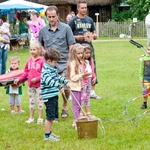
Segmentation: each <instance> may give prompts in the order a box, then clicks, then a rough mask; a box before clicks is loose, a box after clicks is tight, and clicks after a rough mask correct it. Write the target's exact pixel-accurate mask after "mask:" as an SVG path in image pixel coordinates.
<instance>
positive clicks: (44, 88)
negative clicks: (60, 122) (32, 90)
mask: <svg viewBox="0 0 150 150" xmlns="http://www.w3.org/2000/svg"><path fill="white" fill-rule="evenodd" d="M44 58H45V63H44V65H43V68H42V74H41V93H42V98H43V101H44V104H45V106H46V120H45V136H44V140H50V141H59V136H58V135H55V134H53V133H52V131H51V129H52V124H53V121H54V120H55V118H56V116H55V114H56V111H58V92H59V90H61V92H62V93H64V91H63V88H62V84H64V85H66V86H67V87H69V83H68V80H66V79H65V78H63V77H61V76H60V75H59V74H58V72H57V69H56V68H55V66H56V64H57V62H58V61H59V60H60V53H59V52H58V51H57V50H55V49H53V48H48V50H47V51H46V52H45V54H44ZM57 117H58V116H57Z"/></svg>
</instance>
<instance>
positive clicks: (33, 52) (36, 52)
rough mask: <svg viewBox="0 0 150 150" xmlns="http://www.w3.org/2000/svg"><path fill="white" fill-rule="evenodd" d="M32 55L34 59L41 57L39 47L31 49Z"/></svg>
mask: <svg viewBox="0 0 150 150" xmlns="http://www.w3.org/2000/svg"><path fill="white" fill-rule="evenodd" d="M30 54H31V55H32V57H34V58H37V57H38V56H39V50H38V49H37V47H30Z"/></svg>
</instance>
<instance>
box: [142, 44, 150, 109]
mask: <svg viewBox="0 0 150 150" xmlns="http://www.w3.org/2000/svg"><path fill="white" fill-rule="evenodd" d="M139 79H140V83H141V84H142V89H143V92H142V94H143V105H142V106H141V109H146V108H147V99H148V96H149V95H150V46H148V48H147V54H146V56H144V57H143V58H142V59H141V64H140V71H139Z"/></svg>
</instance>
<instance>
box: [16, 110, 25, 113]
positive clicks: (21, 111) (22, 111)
mask: <svg viewBox="0 0 150 150" xmlns="http://www.w3.org/2000/svg"><path fill="white" fill-rule="evenodd" d="M24 112H25V111H24V110H19V111H17V112H16V113H17V114H22V113H24Z"/></svg>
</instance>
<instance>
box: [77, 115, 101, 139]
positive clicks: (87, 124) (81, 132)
mask: <svg viewBox="0 0 150 150" xmlns="http://www.w3.org/2000/svg"><path fill="white" fill-rule="evenodd" d="M76 124H77V132H78V138H79V139H83V138H84V139H86V138H97V128H98V120H97V118H96V117H89V120H88V119H87V118H86V117H85V118H81V119H78V120H77V122H76Z"/></svg>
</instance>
